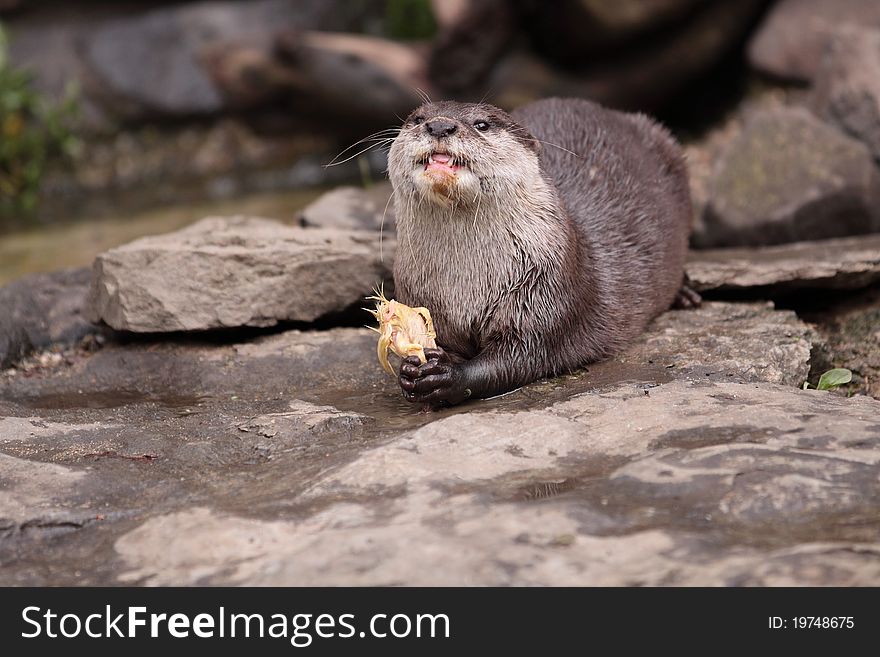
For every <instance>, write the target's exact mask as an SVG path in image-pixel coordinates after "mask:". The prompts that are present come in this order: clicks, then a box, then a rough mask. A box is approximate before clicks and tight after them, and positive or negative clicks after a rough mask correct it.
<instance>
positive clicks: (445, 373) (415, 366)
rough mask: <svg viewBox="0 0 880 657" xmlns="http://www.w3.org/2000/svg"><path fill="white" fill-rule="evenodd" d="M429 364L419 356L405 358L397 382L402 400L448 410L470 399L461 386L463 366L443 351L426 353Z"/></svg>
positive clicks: (426, 351) (428, 350)
mask: <svg viewBox="0 0 880 657" xmlns="http://www.w3.org/2000/svg"><path fill="white" fill-rule="evenodd" d="M425 358H427V359H428V360H427V362H426V363H421V362H420V361H419V359H418V356H409V357H408V358H405V359H404V361H403V363H402V364H401V365H400V377H399V378H398V382H399V383H400V387H401V389H402V390H403V396H404V397H405V398H406V399H407V400H408V401H411V402H413V403H414V404H430V405H431V406H448V405H452V404H458V403H460V402H463V401H464V400H465V399H467V398H468V397H470V390H466V389H464V388H463V386H462V385H461V380H462V376H461V366H460V365H458V364H457V363H454V362H452V359H451V358H450V357H449V354H447V353H446V352H445V351H443V350H442V349H425Z"/></svg>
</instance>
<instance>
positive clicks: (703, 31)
mask: <svg viewBox="0 0 880 657" xmlns="http://www.w3.org/2000/svg"><path fill="white" fill-rule="evenodd" d="M688 2H689V0H684V1H683V2H678V1H677V0H671V1H670V2H660V3H648V4H650V7H648V4H646V3H640V2H633V3H629V2H626V3H622V4H621V7H620V8H621V9H623V10H624V11H620V12H619V13H618V11H617V10H616V9H610V5H608V3H598V2H590V3H589V4H586V3H578V2H574V1H572V2H569V3H566V4H567V6H569V7H575V6H576V5H581V6H582V8H583V9H584V11H585V12H586V13H587V14H592V15H594V16H596V17H600V18H598V23H597V24H590V23H589V22H575V21H568V22H566V20H565V18H564V14H563V13H561V12H560V8H559V3H531V6H532V7H533V8H534V12H537V14H538V16H537V17H536V16H534V15H532V14H526V15H525V16H521V17H520V21H521V24H522V25H524V26H525V27H524V29H525V30H527V31H528V32H529V35H530V36H531V37H532V39H531V45H534V47H531V48H530V47H528V46H529V45H530V44H525V45H523V44H522V41H521V40H519V41H517V40H516V39H514V40H513V42H512V43H511V45H510V47H507V44H506V42H505V39H506V38H507V33H508V31H507V30H506V28H505V21H507V17H506V16H504V15H499V17H498V23H499V24H498V25H495V24H494V21H495V20H496V19H495V18H494V17H493V18H490V19H485V18H484V19H482V22H480V21H474V22H473V23H467V22H465V23H464V24H463V29H462V30H461V31H460V32H459V33H457V36H454V35H453V34H452V33H450V34H449V35H441V36H440V37H438V43H439V45H440V46H441V47H439V48H435V49H434V52H435V54H436V56H435V57H434V58H433V59H432V62H431V67H432V71H433V76H432V81H433V82H434V83H435V84H436V85H437V86H439V87H440V88H441V89H443V90H444V91H447V92H452V93H454V94H455V95H456V96H457V97H459V98H462V97H471V98H473V99H474V100H479V99H480V98H482V97H483V95H484V94H485V90H486V89H492V101H493V103H494V104H496V105H499V106H501V107H517V106H519V105H522V104H524V103H526V102H529V101H531V100H537V99H540V98H545V97H547V96H576V97H583V98H590V99H592V100H596V101H598V102H601V103H605V104H608V105H612V106H615V107H622V108H630V109H638V110H642V111H644V110H645V109H646V108H650V107H658V106H660V105H662V104H663V103H666V102H668V101H669V100H670V99H673V98H674V97H675V95H676V94H677V93H679V92H680V91H681V89H682V87H683V86H685V85H686V84H687V83H688V82H690V81H693V80H695V79H697V78H698V77H699V76H700V75H703V74H705V73H706V72H707V71H709V70H710V69H711V67H712V65H713V64H714V63H716V62H718V61H720V60H721V59H722V58H723V57H724V56H725V55H726V54H727V53H729V52H730V51H731V50H732V49H733V48H735V47H736V45H737V44H738V42H739V40H740V39H741V38H742V36H743V35H744V34H745V33H746V31H747V30H748V27H749V25H750V24H751V23H752V21H753V20H754V17H755V15H756V13H757V12H758V10H759V9H760V7H761V6H762V5H763V2H762V0H745V1H735V0H724V1H723V2H712V3H701V6H699V7H695V8H694V10H693V11H691V12H685V13H684V14H683V15H682V18H683V19H682V20H680V21H673V22H671V23H669V24H667V25H665V26H664V28H663V29H659V30H657V31H656V32H652V33H650V36H648V33H647V32H646V33H644V34H643V33H641V32H639V30H640V29H641V28H643V27H645V28H646V27H647V26H648V25H650V24H651V22H652V21H653V20H660V22H661V23H662V22H663V20H666V19H671V18H672V17H674V16H675V15H676V14H677V12H678V11H680V10H681V9H682V8H683V7H684V6H685V4H687V3H688ZM475 4H476V5H477V6H479V5H481V3H479V2H477V3H475ZM636 5H638V7H637V6H636ZM674 5H677V8H676V7H675V6H674ZM627 9H630V10H633V11H632V13H630V14H629V15H628V16H627V15H626V14H625V10H627ZM580 11H581V10H580V9H577V8H576V13H580ZM664 15H665V18H663V16H664ZM542 16H543V17H545V18H546V20H545V19H544V18H541V17H542ZM606 19H610V20H611V21H612V22H617V21H618V20H619V21H620V23H619V24H620V27H621V31H620V32H618V33H617V34H616V35H614V37H613V39H618V38H619V39H620V40H619V41H613V40H612V41H611V42H609V41H607V40H606V37H609V38H611V37H610V35H611V32H609V31H605V28H603V27H600V26H599V25H600V24H601V23H602V21H604V20H606ZM487 21H493V26H492V27H491V28H487V27H485V25H486V22H487ZM630 21H631V23H630ZM563 25H564V28H563V27H562V26H563ZM722 25H723V26H724V29H719V26H722ZM487 29H488V30H490V31H489V35H488V40H487V41H486V42H485V43H483V42H480V43H474V42H475V41H480V40H481V39H482V36H483V34H484V31H486V30H487ZM562 29H564V33H561V32H560V30H562ZM587 34H590V35H591V36H587ZM623 35H626V36H625V37H624V36H623ZM627 39H628V40H627ZM535 44H537V45H535ZM593 44H602V46H603V48H605V49H604V50H601V51H598V52H597V51H596V50H594V49H593ZM484 49H485V50H488V51H489V52H488V53H487V52H485V50H484ZM470 53H473V56H474V57H475V58H476V60H475V61H469V59H468V58H469V54H470ZM486 56H494V57H496V59H497V61H495V62H494V63H493V65H492V66H487V65H486V64H485V63H484V62H482V61H481V60H480V58H482V57H486ZM441 72H442V77H441ZM447 80H449V87H450V88H449V89H447V88H446V85H447Z"/></svg>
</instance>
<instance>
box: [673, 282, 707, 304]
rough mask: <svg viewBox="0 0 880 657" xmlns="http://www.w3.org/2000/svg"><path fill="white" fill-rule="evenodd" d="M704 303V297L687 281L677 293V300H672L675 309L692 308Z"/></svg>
mask: <svg viewBox="0 0 880 657" xmlns="http://www.w3.org/2000/svg"><path fill="white" fill-rule="evenodd" d="M702 305H703V297H701V296H700V293H699V292H697V291H696V290H694V289H693V288H692V287H690V286H689V285H688V284H687V283H684V284H683V285H682V286H681V289H680V290H679V291H678V294H676V295H675V300H673V302H672V307H673V308H674V309H675V310H692V309H694V308H699V307H700V306H702Z"/></svg>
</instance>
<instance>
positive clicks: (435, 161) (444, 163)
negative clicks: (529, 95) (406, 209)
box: [388, 101, 541, 206]
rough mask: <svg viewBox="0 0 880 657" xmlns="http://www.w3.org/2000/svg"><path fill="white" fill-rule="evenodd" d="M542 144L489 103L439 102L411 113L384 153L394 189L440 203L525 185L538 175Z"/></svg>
mask: <svg viewBox="0 0 880 657" xmlns="http://www.w3.org/2000/svg"><path fill="white" fill-rule="evenodd" d="M539 149H540V144H539V142H538V140H537V139H535V138H534V137H533V136H532V135H531V134H530V133H529V131H528V130H526V129H525V128H524V127H523V126H521V125H519V124H518V123H516V121H514V120H513V119H512V118H511V117H510V115H509V114H507V113H506V112H505V111H503V110H501V109H498V108H497V107H494V106H492V105H485V104H476V103H458V102H452V101H443V102H438V103H427V104H425V105H422V106H421V107H419V108H418V109H416V110H415V111H413V112H412V114H410V115H409V116H408V117H407V118H406V121H405V122H404V124H403V127H402V128H401V130H400V133H399V134H398V136H397V138H396V139H395V140H394V143H393V144H392V146H391V150H390V152H389V154H388V173H389V177H390V178H391V183H392V185H393V186H394V189H395V192H396V193H397V194H398V195H403V196H404V197H414V198H416V199H422V198H424V199H425V200H428V201H430V202H433V203H437V204H439V205H443V206H450V205H453V204H454V205H456V206H459V205H461V206H465V205H470V204H477V203H479V202H480V201H481V199H480V196H481V195H483V194H490V193H491V194H494V195H500V194H504V193H505V188H519V189H522V188H528V187H529V183H530V182H531V181H534V180H535V179H536V177H537V178H538V179H539V178H540V176H541V173H540V167H539V164H538V157H537V153H538V151H539Z"/></svg>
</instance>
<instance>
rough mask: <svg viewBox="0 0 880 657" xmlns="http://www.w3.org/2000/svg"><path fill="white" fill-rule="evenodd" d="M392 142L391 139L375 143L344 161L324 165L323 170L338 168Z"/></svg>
mask: <svg viewBox="0 0 880 657" xmlns="http://www.w3.org/2000/svg"><path fill="white" fill-rule="evenodd" d="M393 141H394V140H393V139H383V140H380V141H377V142H376V143H375V144H370V145H369V146H367V147H366V148H365V149H363V150H361V151H358V152H357V153H355V154H354V155H351V156H349V157H347V158H345V159H344V160H340V161H339V162H330V163H329V164H325V165H324V168H325V169H326V168H328V167H337V166H339V165H340V164H345V163H346V162H349V161H351V160H353V159H354V158H356V157H357V156H359V155H363V154H364V153H366V152H367V151H369V150H372V149H374V148H376V146H382V145H384V144H390V143H391V142H393Z"/></svg>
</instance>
